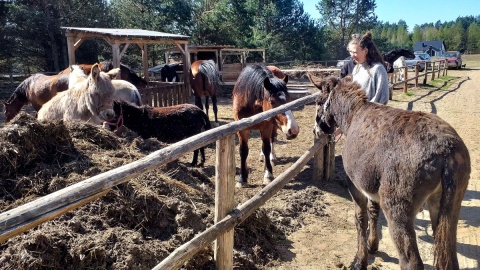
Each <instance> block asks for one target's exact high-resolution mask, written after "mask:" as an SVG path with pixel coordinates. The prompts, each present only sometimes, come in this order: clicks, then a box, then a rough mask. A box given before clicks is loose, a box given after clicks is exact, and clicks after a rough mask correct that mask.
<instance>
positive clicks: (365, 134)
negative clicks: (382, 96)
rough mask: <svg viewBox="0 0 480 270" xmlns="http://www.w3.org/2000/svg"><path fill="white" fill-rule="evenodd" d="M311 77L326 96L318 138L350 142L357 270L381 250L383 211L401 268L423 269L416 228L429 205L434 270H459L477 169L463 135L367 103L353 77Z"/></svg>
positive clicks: (434, 120)
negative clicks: (466, 206)
mask: <svg viewBox="0 0 480 270" xmlns="http://www.w3.org/2000/svg"><path fill="white" fill-rule="evenodd" d="M309 78H310V81H311V82H312V83H313V84H314V85H315V86H316V87H317V88H318V89H320V91H321V94H320V96H319V97H318V98H317V114H316V123H315V129H314V132H315V133H316V134H317V135H320V134H332V133H333V132H334V131H335V129H336V127H338V128H339V129H340V130H341V131H342V132H343V133H344V134H345V135H346V136H345V137H346V139H345V144H344V147H343V150H342V159H343V166H344V168H345V172H346V173H347V175H348V179H347V185H348V189H349V191H350V194H351V196H352V199H353V202H354V204H355V222H356V225H357V232H358V251H357V255H356V260H355V262H354V264H353V269H367V264H368V263H367V261H368V253H374V252H376V251H377V250H378V242H379V240H378V235H377V228H376V227H377V221H378V212H379V208H380V207H381V208H382V210H383V212H384V214H385V217H386V219H387V221H388V229H389V231H390V234H391V236H392V240H393V242H394V244H395V246H396V247H397V251H398V255H399V264H400V268H401V269H424V265H423V262H422V259H421V257H420V254H419V251H418V246H417V242H416V236H415V228H414V221H415V216H416V214H417V213H418V212H419V211H420V210H421V209H422V208H423V206H424V204H425V203H427V205H428V210H429V212H430V219H431V222H432V228H433V232H434V238H435V239H434V258H435V259H434V267H435V269H441V270H443V269H445V270H447V269H448V270H452V269H459V264H458V259H457V252H456V240H457V239H456V235H457V223H458V219H459V215H460V208H461V204H462V200H463V196H464V193H465V190H466V189H467V186H468V181H469V178H470V172H471V165H470V156H469V153H468V149H467V147H466V146H465V144H464V142H463V141H462V139H461V138H460V136H459V135H458V134H457V132H456V131H455V130H454V129H453V127H452V126H450V125H449V124H448V123H447V122H445V121H444V120H442V119H441V118H439V117H438V116H436V115H434V114H429V113H425V112H415V111H406V110H402V109H397V108H392V107H389V106H385V105H381V104H377V103H373V102H369V101H367V97H366V95H365V93H364V91H363V90H362V89H361V88H360V86H359V85H358V84H356V83H354V82H352V81H351V79H350V78H349V77H346V78H344V79H343V80H340V79H339V78H337V77H333V76H332V77H328V78H325V79H320V78H316V77H314V76H311V75H310V74H309ZM369 222H370V225H369ZM368 228H369V229H370V230H369V235H368V238H367V231H368Z"/></svg>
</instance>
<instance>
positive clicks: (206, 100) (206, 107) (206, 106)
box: [205, 96, 209, 116]
mask: <svg viewBox="0 0 480 270" xmlns="http://www.w3.org/2000/svg"><path fill="white" fill-rule="evenodd" d="M208 107H209V106H208V96H205V113H206V114H207V116H208Z"/></svg>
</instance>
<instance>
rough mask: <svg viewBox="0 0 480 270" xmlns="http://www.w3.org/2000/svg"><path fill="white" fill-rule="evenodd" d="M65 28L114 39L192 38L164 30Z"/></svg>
mask: <svg viewBox="0 0 480 270" xmlns="http://www.w3.org/2000/svg"><path fill="white" fill-rule="evenodd" d="M62 28H63V29H65V30H67V31H70V32H76V33H84V34H88V35H90V36H96V35H98V36H99V37H105V36H109V37H111V38H112V39H116V38H127V39H173V40H186V41H188V39H189V38H190V37H189V36H185V35H178V34H170V33H164V32H156V31H149V30H143V29H116V28H82V27H62Z"/></svg>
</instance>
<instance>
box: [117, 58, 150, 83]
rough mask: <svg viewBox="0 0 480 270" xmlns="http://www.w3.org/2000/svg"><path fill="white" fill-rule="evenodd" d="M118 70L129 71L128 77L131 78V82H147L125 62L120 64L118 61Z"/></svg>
mask: <svg viewBox="0 0 480 270" xmlns="http://www.w3.org/2000/svg"><path fill="white" fill-rule="evenodd" d="M120 71H121V72H122V73H123V72H128V73H129V75H130V76H129V77H130V79H131V80H132V82H133V84H135V85H136V84H138V83H140V84H145V85H147V84H148V82H147V81H146V80H144V79H143V78H142V77H140V76H138V75H137V73H135V72H134V71H133V70H132V69H131V68H130V67H128V66H127V65H125V64H122V63H120Z"/></svg>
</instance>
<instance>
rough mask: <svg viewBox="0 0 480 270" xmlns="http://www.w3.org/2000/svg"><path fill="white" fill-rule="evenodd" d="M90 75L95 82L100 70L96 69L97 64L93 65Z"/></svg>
mask: <svg viewBox="0 0 480 270" xmlns="http://www.w3.org/2000/svg"><path fill="white" fill-rule="evenodd" d="M91 74H92V78H93V79H95V80H97V78H98V75H100V68H99V67H98V64H95V65H93V67H92V71H91Z"/></svg>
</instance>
